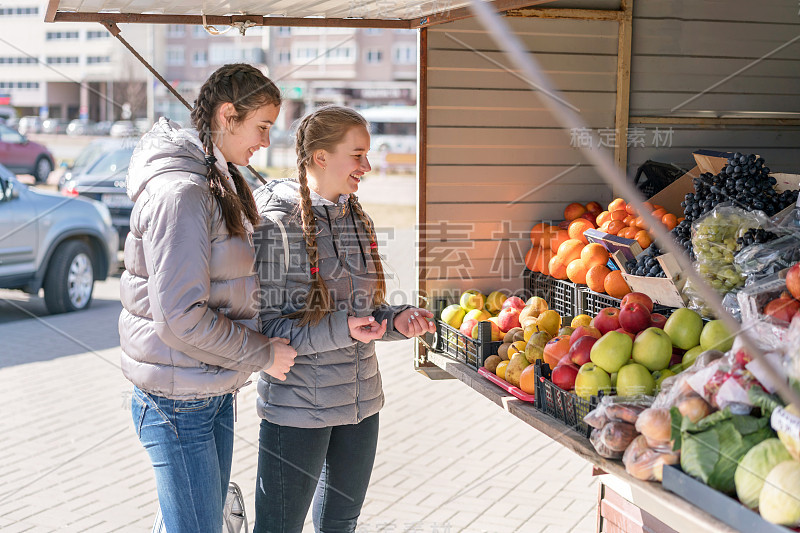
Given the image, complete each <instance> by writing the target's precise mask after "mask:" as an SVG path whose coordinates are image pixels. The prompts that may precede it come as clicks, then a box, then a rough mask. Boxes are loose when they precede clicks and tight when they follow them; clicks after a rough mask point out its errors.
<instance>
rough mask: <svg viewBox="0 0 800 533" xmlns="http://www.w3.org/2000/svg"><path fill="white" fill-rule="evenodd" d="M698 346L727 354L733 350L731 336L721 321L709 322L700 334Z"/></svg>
mask: <svg viewBox="0 0 800 533" xmlns="http://www.w3.org/2000/svg"><path fill="white" fill-rule="evenodd" d="M700 346H702V347H703V351H705V350H719V351H720V352H727V351H728V350H730V349H731V348H733V335H731V333H730V331H728V327H727V326H726V325H725V323H724V322H723V321H722V320H711V321H709V322H706V325H705V326H703V331H702V332H701V333H700Z"/></svg>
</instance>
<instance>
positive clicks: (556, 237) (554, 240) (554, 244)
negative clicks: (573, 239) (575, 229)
mask: <svg viewBox="0 0 800 533" xmlns="http://www.w3.org/2000/svg"><path fill="white" fill-rule="evenodd" d="M567 239H569V232H567V230H565V229H558V230H556V231H554V232H553V233H551V234H550V249H551V250H553V253H555V252H557V251H558V247H559V246H561V244H562V243H563V242H564V241H566V240H567Z"/></svg>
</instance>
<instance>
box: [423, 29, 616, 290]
mask: <svg viewBox="0 0 800 533" xmlns="http://www.w3.org/2000/svg"><path fill="white" fill-rule="evenodd" d="M506 20H507V22H509V23H510V24H511V26H512V28H513V30H514V31H515V33H516V34H517V35H518V36H519V38H520V39H522V41H523V42H524V43H525V45H526V46H527V47H528V49H529V50H530V52H531V53H532V54H535V57H536V59H537V60H538V61H539V62H540V64H541V65H542V67H543V68H544V70H545V71H546V72H547V73H548V74H549V75H550V77H551V79H552V80H553V82H554V84H555V86H556V87H557V89H558V90H560V91H561V99H562V100H561V103H562V105H568V106H572V107H573V109H575V110H577V111H578V112H579V113H580V114H581V116H582V117H583V119H584V120H585V122H586V123H587V125H588V127H589V128H591V129H595V130H596V131H597V130H600V131H605V132H610V138H608V139H607V143H606V144H605V145H601V144H603V143H600V142H598V143H597V144H598V145H597V146H595V147H593V149H597V150H609V154H611V153H612V152H613V148H609V144H613V129H614V107H615V85H616V65H617V57H616V56H617V24H616V23H615V22H607V21H583V20H542V19H531V18H507V19H506ZM426 38H427V43H428V48H427V57H426V66H427V68H426V75H425V77H424V79H425V87H426V89H427V95H426V98H427V107H426V113H427V114H426V116H425V124H426V127H425V135H426V140H427V150H426V154H425V160H426V165H425V174H424V181H423V182H422V186H423V187H424V198H425V223H424V232H422V235H424V238H423V239H424V240H423V243H422V247H423V249H422V250H421V255H422V256H424V258H425V265H424V266H423V268H422V269H421V270H420V288H421V289H422V290H423V291H427V293H428V294H429V295H431V296H435V295H439V294H442V293H447V292H448V291H452V292H453V293H458V292H460V291H461V290H464V289H467V288H477V289H480V290H482V291H491V290H496V289H501V288H502V289H506V290H509V291H512V292H513V291H516V290H520V289H521V288H522V279H521V274H522V271H523V269H524V254H525V253H526V252H527V251H528V249H529V248H530V240H529V233H530V229H531V227H532V226H533V224H535V223H536V222H538V221H540V220H551V221H556V222H557V221H560V220H562V219H563V210H564V207H565V206H566V205H567V204H568V203H569V202H572V201H578V202H588V201H591V200H597V201H599V202H601V203H604V202H605V203H607V202H608V201H609V200H610V199H611V192H610V189H609V188H608V186H606V184H605V183H604V182H603V180H602V179H601V178H600V177H599V175H598V174H597V172H596V171H595V170H594V169H593V168H592V167H591V166H590V165H589V164H588V163H587V161H586V159H585V158H583V157H582V155H581V153H580V152H579V150H578V148H577V143H578V142H581V141H580V139H581V138H583V137H582V135H583V134H584V132H574V131H568V130H564V129H563V128H561V127H560V126H559V125H558V123H557V121H556V120H555V119H554V117H553V116H552V115H551V114H550V112H549V111H547V109H546V108H545V106H544V104H543V101H542V98H550V96H547V95H544V94H542V93H540V92H538V91H535V90H531V85H530V84H529V83H528V82H527V81H526V80H525V79H524V77H523V76H522V75H521V74H520V73H519V72H517V71H516V70H515V69H514V68H513V67H512V66H511V62H510V61H509V59H508V57H507V56H506V55H505V54H504V53H503V52H501V51H500V50H499V48H498V46H497V44H496V43H495V42H494V41H493V40H492V39H491V37H490V36H489V35H487V33H486V32H485V30H484V29H483V27H482V26H481V25H480V23H479V22H478V21H477V20H475V19H467V20H462V21H458V22H454V23H448V24H442V25H440V26H433V27H430V28H428V29H427V37H426Z"/></svg>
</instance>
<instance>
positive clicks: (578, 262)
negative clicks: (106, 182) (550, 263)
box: [567, 258, 588, 285]
mask: <svg viewBox="0 0 800 533" xmlns="http://www.w3.org/2000/svg"><path fill="white" fill-rule="evenodd" d="M587 270H588V269H587V268H586V265H585V264H584V263H583V260H582V259H580V258H578V259H575V260H574V261H571V262H570V264H568V265H567V277H568V278H569V280H570V281H571V282H572V283H579V284H581V285H585V284H586V271H587Z"/></svg>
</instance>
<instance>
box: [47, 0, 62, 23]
mask: <svg viewBox="0 0 800 533" xmlns="http://www.w3.org/2000/svg"><path fill="white" fill-rule="evenodd" d="M58 2H59V0H49V1H48V2H47V11H46V12H45V14H44V21H45V22H53V20H54V18H55V16H56V11H58Z"/></svg>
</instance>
